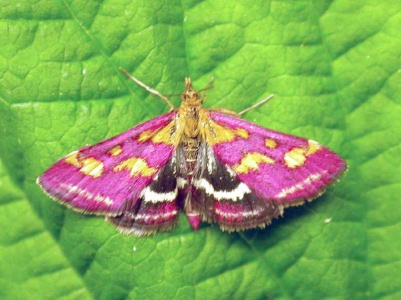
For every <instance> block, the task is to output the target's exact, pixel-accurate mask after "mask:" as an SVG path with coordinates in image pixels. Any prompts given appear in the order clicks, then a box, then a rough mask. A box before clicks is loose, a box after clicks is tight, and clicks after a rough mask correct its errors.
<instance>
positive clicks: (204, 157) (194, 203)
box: [185, 142, 282, 231]
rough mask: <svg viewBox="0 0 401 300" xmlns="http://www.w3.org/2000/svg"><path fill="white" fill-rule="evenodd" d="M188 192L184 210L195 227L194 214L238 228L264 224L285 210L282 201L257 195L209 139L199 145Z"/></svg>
mask: <svg viewBox="0 0 401 300" xmlns="http://www.w3.org/2000/svg"><path fill="white" fill-rule="evenodd" d="M188 195H189V197H187V199H186V202H185V211H186V213H187V215H188V218H189V220H190V224H191V225H192V226H193V227H194V229H197V228H198V227H199V222H196V221H195V220H194V219H195V218H194V216H198V218H199V219H201V220H203V221H206V222H209V223H217V224H218V225H219V226H220V228H221V229H222V230H226V231H238V230H245V229H250V228H255V227H265V226H266V225H267V224H269V223H270V222H271V220H272V219H273V218H276V217H278V216H279V215H280V214H281V213H282V207H281V206H280V205H278V204H276V203H274V202H273V201H271V200H265V201H262V200H261V199H260V198H258V197H257V196H256V195H255V194H254V193H253V192H252V191H251V190H250V188H249V187H248V185H247V184H246V183H244V182H241V181H240V180H239V179H238V178H237V176H236V174H235V173H234V172H233V171H232V169H231V168H230V167H229V166H227V165H224V164H223V163H222V162H221V161H219V160H218V159H217V158H216V157H215V154H214V153H213V149H212V148H211V147H210V146H209V145H207V143H206V142H203V143H202V144H201V145H200V148H199V151H198V161H197V164H196V166H195V169H194V174H193V178H192V182H191V190H190V193H189V194H188ZM190 216H192V219H191V218H190Z"/></svg>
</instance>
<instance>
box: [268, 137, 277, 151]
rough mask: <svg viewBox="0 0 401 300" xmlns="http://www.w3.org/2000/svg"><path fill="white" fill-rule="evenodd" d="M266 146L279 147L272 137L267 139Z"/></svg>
mask: <svg viewBox="0 0 401 300" xmlns="http://www.w3.org/2000/svg"><path fill="white" fill-rule="evenodd" d="M265 146H266V147H267V148H270V149H275V148H276V147H277V142H276V141H275V140H272V139H266V140H265Z"/></svg>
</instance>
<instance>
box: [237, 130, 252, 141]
mask: <svg viewBox="0 0 401 300" xmlns="http://www.w3.org/2000/svg"><path fill="white" fill-rule="evenodd" d="M235 135H237V136H240V137H242V138H243V139H247V138H249V132H248V131H246V130H245V129H243V128H236V129H235Z"/></svg>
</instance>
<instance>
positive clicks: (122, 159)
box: [38, 112, 175, 216]
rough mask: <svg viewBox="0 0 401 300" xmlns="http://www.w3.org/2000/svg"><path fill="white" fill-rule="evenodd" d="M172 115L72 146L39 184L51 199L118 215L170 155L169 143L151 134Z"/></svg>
mask: <svg viewBox="0 0 401 300" xmlns="http://www.w3.org/2000/svg"><path fill="white" fill-rule="evenodd" d="M174 116H175V113H174V112H172V113H168V114H165V115H162V116H159V117H157V118H154V119H152V120H150V121H148V122H145V123H143V124H141V125H138V126H135V127H133V128H131V129H130V130H128V131H126V132H124V133H122V134H120V135H117V136H115V137H113V138H110V139H108V140H105V141H103V142H100V143H99V144H96V145H93V146H87V147H84V148H82V149H80V150H78V151H75V152H73V153H71V154H69V155H67V156H66V157H64V158H62V159H60V160H59V161H58V162H56V163H55V164H54V165H52V166H51V167H50V168H49V169H48V170H47V171H46V172H44V173H43V174H42V176H40V177H39V178H38V184H39V185H40V186H41V187H42V188H43V190H44V191H45V192H46V193H47V194H48V195H49V196H50V197H52V198H53V199H55V200H57V201H60V202H62V203H63V204H65V205H67V206H69V207H71V208H73V209H75V210H78V211H82V212H85V213H90V214H98V215H108V216H116V215H119V214H121V213H122V212H123V211H126V210H130V209H132V207H134V206H135V205H136V204H137V202H138V199H139V198H140V193H141V191H142V190H143V189H144V188H145V187H146V186H148V185H149V184H150V182H151V181H152V179H153V178H154V177H155V176H156V174H157V173H158V171H159V170H160V169H161V168H162V167H163V166H164V165H165V164H166V163H167V162H168V161H169V159H170V158H171V156H172V153H173V149H174V147H173V146H172V145H170V144H168V143H165V142H163V140H156V141H155V140H152V138H153V139H154V137H155V136H156V137H157V133H158V132H159V131H160V130H163V129H164V128H166V127H168V124H170V123H171V122H172V120H173V118H174ZM159 135H161V136H163V132H161V133H160V134H159Z"/></svg>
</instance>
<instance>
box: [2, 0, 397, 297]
mask: <svg viewBox="0 0 401 300" xmlns="http://www.w3.org/2000/svg"><path fill="white" fill-rule="evenodd" d="M400 28H401V2H400V1H395V0H394V1H392V0H389V1H375V0H356V1H346V0H335V1H325V0H312V1H295V0H293V1H289V0H287V1H249V0H242V1H224V0H212V1H187V0H182V1H175V0H170V1H146V0H143V1H137V0H125V1H116V0H108V1H99V0H98V1H94V0H92V1H87V0H75V1H70V0H63V1H58V0H42V1H41V0H21V1H1V0H0V227H1V229H2V230H1V233H0V299H28V298H29V299H147V298H149V299H150V298H153V299H155V298H160V299H191V298H197V299H245V298H246V299H327V298H330V299H366V298H370V299H400V298H401V271H400V270H401V251H400V248H401V223H400V219H401V205H400V203H401V202H400V191H401V189H400V187H401V186H400V182H401V180H400V177H401V175H400V174H401V172H400V171H401V167H400V166H401V155H400V147H401V146H400V141H401V135H400V133H401V96H400V89H401V30H400ZM119 67H124V68H125V69H127V70H128V71H129V72H131V73H132V74H133V75H134V76H136V77H137V78H139V79H140V80H142V81H143V82H145V83H146V84H148V85H149V86H151V87H154V88H155V89H157V90H159V91H160V92H162V93H164V94H177V93H180V92H181V91H182V90H183V79H184V77H186V76H190V77H191V78H192V80H193V81H194V86H195V87H196V88H198V89H200V88H202V87H204V86H205V85H206V84H207V82H208V81H209V79H210V77H211V76H214V77H215V85H214V86H215V87H214V88H213V89H212V90H210V91H209V94H208V99H207V103H206V104H205V106H206V107H213V106H218V107H226V108H228V109H232V110H236V111H240V110H242V109H244V108H246V107H249V106H250V105H252V104H255V103H256V102H258V101H259V100H261V99H263V98H264V97H266V96H268V95H269V94H275V95H276V97H275V99H274V100H273V101H271V102H269V103H268V104H266V105H264V106H263V107H260V108H257V109H255V110H253V111H251V112H249V113H247V114H246V115H245V116H244V118H245V119H246V120H249V121H252V122H256V123H258V124H260V125H262V126H265V127H269V128H271V129H275V130H279V131H283V132H286V133H290V134H294V135H299V136H304V137H307V138H311V139H314V140H317V141H319V142H320V143H321V144H323V145H326V146H328V147H330V148H331V149H333V150H335V151H336V152H338V153H339V154H340V155H341V156H342V157H344V158H345V159H346V160H347V162H348V163H349V171H348V173H347V174H346V175H345V176H343V177H342V178H341V181H340V182H339V183H337V184H336V185H334V186H332V187H330V188H329V189H328V191H327V193H326V194H325V195H324V196H323V197H320V198H319V199H318V200H316V201H314V202H313V203H308V204H306V205H304V206H301V207H296V208H291V209H288V210H287V211H286V213H285V217H284V218H281V219H279V220H276V221H275V222H274V223H273V224H272V225H271V226H269V227H268V228H267V229H265V230H252V231H247V232H245V233H233V234H228V233H222V232H220V231H219V229H218V228H217V227H216V226H210V225H208V224H203V225H202V227H201V229H200V231H199V232H196V233H195V232H193V231H192V230H191V228H190V226H189V225H188V222H187V220H186V218H185V216H184V215H183V214H182V215H181V216H180V223H179V226H178V227H177V228H175V229H174V230H173V231H171V232H166V233H159V234H157V235H156V236H152V237H148V238H136V237H132V236H130V237H127V236H123V235H120V234H118V233H117V232H116V231H115V229H114V228H113V227H112V226H110V225H108V224H107V223H106V222H104V220H103V219H102V218H100V217H90V216H85V215H81V214H78V213H74V212H72V211H71V210H68V209H66V208H64V207H62V206H61V205H59V204H57V203H55V202H53V201H51V200H50V199H49V198H48V197H46V196H45V195H44V194H43V193H42V192H41V190H40V189H39V187H38V186H36V184H35V180H36V178H37V177H38V176H39V175H40V174H41V173H42V172H43V171H44V170H45V169H46V168H47V167H48V166H50V165H51V164H52V163H53V162H55V161H56V160H57V159H58V158H60V157H62V156H64V155H66V154H68V153H70V152H71V151H73V150H75V149H77V148H80V147H82V146H84V145H86V144H93V143H97V142H99V141H100V140H102V139H104V138H107V137H111V136H113V135H115V134H118V133H121V132H123V131H124V130H127V129H128V128H130V127H132V126H134V125H136V124H138V123H140V122H142V121H145V120H148V119H150V118H153V117H155V116H157V115H159V114H161V113H164V112H166V111H167V110H168V108H167V107H166V105H165V104H164V103H163V102H162V101H160V99H157V98H156V97H154V96H152V95H149V94H148V93H147V92H146V91H144V90H143V89H141V88H140V87H138V86H136V85H135V84H134V83H132V82H130V81H129V80H128V79H127V78H126V77H125V76H124V75H123V74H122V73H121V72H119V70H118V68H119ZM172 101H173V102H174V103H175V105H178V104H179V99H178V98H173V99H172Z"/></svg>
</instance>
